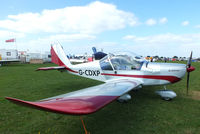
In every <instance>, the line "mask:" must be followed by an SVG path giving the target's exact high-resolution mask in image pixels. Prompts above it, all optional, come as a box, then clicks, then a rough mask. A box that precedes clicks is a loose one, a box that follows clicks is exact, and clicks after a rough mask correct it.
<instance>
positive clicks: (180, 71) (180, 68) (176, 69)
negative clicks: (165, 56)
mask: <svg viewBox="0 0 200 134" xmlns="http://www.w3.org/2000/svg"><path fill="white" fill-rule="evenodd" d="M166 69H167V70H166V71H167V72H169V73H170V74H171V75H174V76H176V77H178V78H182V77H183V76H184V75H185V73H186V65H185V64H177V63H168V64H167V66H166Z"/></svg>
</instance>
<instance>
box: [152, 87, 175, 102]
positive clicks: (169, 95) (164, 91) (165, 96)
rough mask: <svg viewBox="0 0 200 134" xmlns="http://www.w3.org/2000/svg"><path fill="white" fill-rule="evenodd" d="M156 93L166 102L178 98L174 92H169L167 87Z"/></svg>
mask: <svg viewBox="0 0 200 134" xmlns="http://www.w3.org/2000/svg"><path fill="white" fill-rule="evenodd" d="M155 93H156V94H158V95H160V96H161V98H162V99H163V100H166V101H170V100H172V99H173V98H175V97H176V96H177V95H176V93H175V92H174V91H172V90H168V89H167V88H166V86H164V89H162V90H158V91H156V92H155Z"/></svg>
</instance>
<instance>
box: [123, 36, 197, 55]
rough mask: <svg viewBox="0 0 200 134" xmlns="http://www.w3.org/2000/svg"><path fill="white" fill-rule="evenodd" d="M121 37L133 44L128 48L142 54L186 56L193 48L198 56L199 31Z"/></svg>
mask: <svg viewBox="0 0 200 134" xmlns="http://www.w3.org/2000/svg"><path fill="white" fill-rule="evenodd" d="M123 39H125V40H129V41H131V42H132V44H134V45H131V47H130V46H129V47H130V48H129V49H132V50H137V51H138V52H140V53H142V54H143V55H156V54H157V55H160V56H174V55H179V56H188V55H189V53H190V51H191V50H193V51H194V56H197V57H198V56H199V55H198V54H199V51H200V44H199V42H200V33H197V34H181V35H178V34H172V33H166V34H159V35H153V36H143V37H139V36H135V35H127V36H124V37H123ZM166 50H167V51H166Z"/></svg>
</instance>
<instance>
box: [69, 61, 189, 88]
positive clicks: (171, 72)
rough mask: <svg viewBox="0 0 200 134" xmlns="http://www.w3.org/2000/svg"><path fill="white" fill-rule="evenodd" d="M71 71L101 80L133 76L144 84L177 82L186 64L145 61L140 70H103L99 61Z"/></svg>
mask: <svg viewBox="0 0 200 134" xmlns="http://www.w3.org/2000/svg"><path fill="white" fill-rule="evenodd" d="M70 69H71V70H73V71H70V70H68V71H69V72H70V73H72V74H75V75H79V76H82V77H86V78H90V79H95V80H99V81H103V82H106V81H112V80H116V79H124V78H129V79H130V78H131V79H135V80H138V81H140V82H141V83H142V84H143V85H166V84H170V83H175V82H177V81H179V80H181V78H182V77H183V76H184V75H185V72H186V65H185V64H177V63H152V62H144V63H143V64H142V67H141V69H140V70H102V69H101V66H100V63H99V61H94V62H89V63H83V64H77V65H73V66H72V67H71V68H70Z"/></svg>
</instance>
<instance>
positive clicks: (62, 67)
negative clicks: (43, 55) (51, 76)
mask: <svg viewBox="0 0 200 134" xmlns="http://www.w3.org/2000/svg"><path fill="white" fill-rule="evenodd" d="M62 69H66V67H64V66H57V67H42V68H38V69H37V70H36V71H40V70H43V71H47V70H62Z"/></svg>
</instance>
